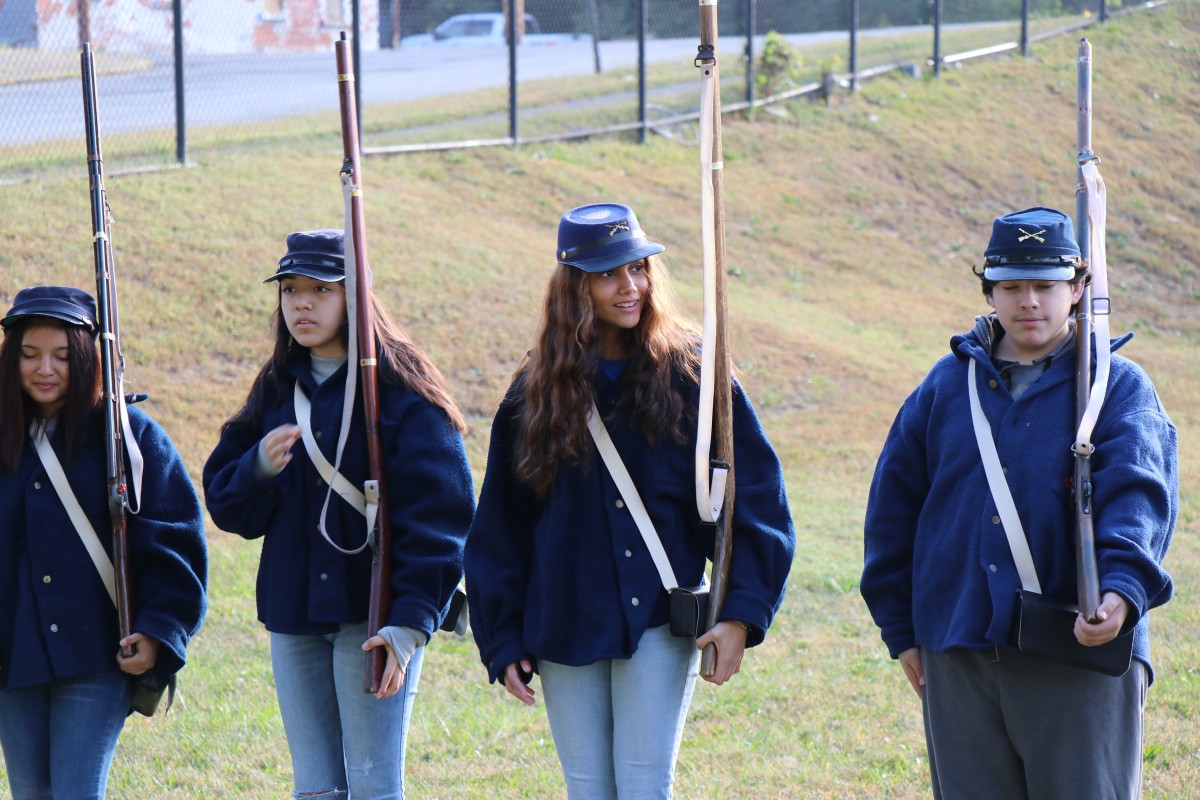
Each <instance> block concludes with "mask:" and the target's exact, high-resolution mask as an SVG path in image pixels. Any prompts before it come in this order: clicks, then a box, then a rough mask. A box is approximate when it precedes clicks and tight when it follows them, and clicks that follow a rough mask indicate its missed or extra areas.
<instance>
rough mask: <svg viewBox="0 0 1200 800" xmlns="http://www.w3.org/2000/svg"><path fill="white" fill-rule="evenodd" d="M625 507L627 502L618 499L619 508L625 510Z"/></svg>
mask: <svg viewBox="0 0 1200 800" xmlns="http://www.w3.org/2000/svg"><path fill="white" fill-rule="evenodd" d="M624 507H625V501H624V500H622V499H621V498H619V497H618V498H617V508H624Z"/></svg>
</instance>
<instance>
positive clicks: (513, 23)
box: [504, 0, 524, 144]
mask: <svg viewBox="0 0 1200 800" xmlns="http://www.w3.org/2000/svg"><path fill="white" fill-rule="evenodd" d="M505 6H507V8H505V9H504V10H505V11H506V12H507V13H508V138H509V139H511V140H512V143H513V144H516V143H517V133H518V131H517V3H516V0H506V2H505ZM521 24H522V27H524V20H522V23H521Z"/></svg>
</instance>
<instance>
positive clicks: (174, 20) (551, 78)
mask: <svg viewBox="0 0 1200 800" xmlns="http://www.w3.org/2000/svg"><path fill="white" fill-rule="evenodd" d="M1165 1H1166V0H1156V1H1155V2H1149V3H1147V2H1138V3H1130V2H1122V0H807V1H806V2H797V0H725V2H723V3H721V5H720V42H719V48H718V52H719V53H720V54H721V63H720V68H721V75H722V82H721V86H722V104H723V107H724V108H725V109H726V110H737V109H739V108H747V107H749V106H756V105H763V104H766V103H771V102H778V101H781V100H784V99H789V98H793V97H796V96H798V95H803V94H820V93H821V92H829V91H834V90H837V89H838V86H839V85H840V86H850V87H853V86H854V85H855V84H856V82H857V81H858V80H862V79H865V78H867V77H870V76H872V75H875V74H879V73H881V72H883V71H887V70H891V69H897V68H906V69H908V70H910V71H912V72H913V73H914V74H919V73H920V72H922V71H925V70H927V69H930V68H932V69H934V70H935V71H936V70H939V69H940V68H941V67H942V65H943V64H946V63H952V62H954V61H958V60H961V59H963V58H965V57H970V56H974V55H982V54H988V53H993V52H1002V51H1004V50H1014V49H1025V48H1027V47H1028V44H1029V42H1034V41H1037V39H1038V38H1039V37H1044V36H1048V35H1056V34H1058V33H1062V32H1064V31H1069V30H1074V29H1075V28H1078V27H1080V26H1082V25H1086V24H1091V23H1093V22H1097V21H1102V20H1103V18H1104V17H1106V16H1110V15H1113V14H1119V13H1125V12H1127V11H1131V10H1136V9H1142V8H1149V7H1153V6H1156V5H1161V4H1163V3H1164V2H1165ZM513 20H521V21H522V22H521V23H520V24H517V25H511V24H510V23H511V21H513ZM698 20H699V16H698V13H697V6H696V4H695V2H690V3H684V2H680V1H679V0H240V1H239V2H236V3H234V2H195V1H194V0H70V1H69V2H63V0H3V2H0V182H5V181H12V180H21V179H26V178H29V177H35V176H46V175H53V174H56V173H57V174H64V173H69V174H79V175H83V174H86V162H85V158H84V156H83V143H82V142H83V113H82V99H81V88H80V66H79V50H80V47H81V43H82V42H84V41H90V42H91V43H92V49H93V51H94V52H95V54H96V55H95V59H96V71H97V75H98V78H97V94H98V98H99V105H100V122H101V131H102V134H103V142H104V154H105V159H106V162H107V168H108V171H109V172H110V173H111V172H112V171H114V170H130V169H137V168H143V167H156V166H163V165H169V164H173V163H183V162H186V160H187V158H188V150H189V147H203V148H205V150H206V152H207V151H214V152H218V153H219V152H220V150H221V148H222V147H234V146H243V145H245V144H247V143H251V142H255V141H264V140H277V139H279V138H281V137H287V136H306V135H322V134H325V133H329V134H332V133H336V132H337V130H338V125H339V118H338V115H337V113H336V109H337V107H338V92H337V81H336V74H335V72H336V71H335V66H334V59H333V53H332V46H331V45H332V42H333V41H334V40H335V39H336V38H337V37H338V36H339V35H340V33H341V32H342V31H348V32H349V33H350V35H351V37H352V39H353V42H354V44H355V47H354V52H355V63H356V72H357V75H358V82H357V94H358V98H359V103H360V105H361V116H362V141H363V149H364V152H365V153H367V154H371V153H373V152H395V151H402V150H407V149H430V148H449V147H468V146H475V145H479V144H489V143H513V142H521V141H534V140H538V139H543V138H556V137H571V136H582V135H595V134H597V133H602V132H613V131H634V132H635V133H636V135H639V136H643V137H644V136H646V135H648V133H649V132H659V133H663V134H666V135H670V136H676V137H681V138H687V137H688V136H689V134H690V133H694V128H695V126H694V124H692V123H691V119H693V118H694V116H695V115H696V113H697V106H698V104H699V101H698V96H699V92H698V88H697V86H698V80H699V78H698V72H697V70H696V68H695V67H694V65H693V61H694V58H695V55H696V46H697V38H698V24H699V23H698ZM510 28H515V29H516V30H517V31H518V36H517V37H516V41H513V40H512V37H510V36H509V35H508V31H509V30H510Z"/></svg>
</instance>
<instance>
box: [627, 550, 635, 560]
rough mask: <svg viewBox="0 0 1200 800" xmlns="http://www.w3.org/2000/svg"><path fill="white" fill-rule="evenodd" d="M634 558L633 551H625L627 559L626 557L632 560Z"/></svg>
mask: <svg viewBox="0 0 1200 800" xmlns="http://www.w3.org/2000/svg"><path fill="white" fill-rule="evenodd" d="M632 556H633V551H632V550H626V551H625V557H626V558H631V557H632Z"/></svg>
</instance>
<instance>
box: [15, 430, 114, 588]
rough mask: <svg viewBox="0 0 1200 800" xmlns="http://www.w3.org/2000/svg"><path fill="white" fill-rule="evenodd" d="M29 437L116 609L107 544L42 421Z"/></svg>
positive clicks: (111, 567)
mask: <svg viewBox="0 0 1200 800" xmlns="http://www.w3.org/2000/svg"><path fill="white" fill-rule="evenodd" d="M29 437H30V438H31V439H33V446H34V448H35V449H36V450H37V454H38V458H40V459H41V460H42V467H43V468H44V469H45V470H46V475H47V476H48V477H49V478H50V483H51V484H53V486H54V491H56V492H58V499H59V500H61V501H62V504H63V508H65V509H66V510H67V516H69V517H70V518H71V523H72V524H73V525H74V526H75V531H76V532H77V533H78V534H79V540H80V541H81V542H83V546H84V548H85V549H86V550H87V551H88V555H89V556H91V557H92V563H93V564H95V565H96V571H97V572H99V573H100V580H102V581H103V582H104V588H105V589H107V590H108V596H109V598H110V599H111V600H112V601H113V606H116V604H117V583H116V579H115V577H114V573H113V565H112V560H111V559H110V558H109V557H108V552H107V551H105V549H104V545H102V544H100V537H99V536H97V535H96V529H95V528H93V527H92V523H91V521H90V520H88V518H87V514H85V513H83V508H82V507H81V506H80V505H79V500H78V499H76V497H75V492H74V491H72V490H71V484H70V482H69V481H67V476H66V474H65V473H64V472H63V468H62V464H60V463H59V462H58V456H57V455H55V454H54V448H53V447H51V446H50V442H49V440H47V439H46V431H45V428H44V427H43V426H42V424H41V423H40V422H35V423H34V424H33V425H32V426H30V428H29Z"/></svg>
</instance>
